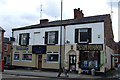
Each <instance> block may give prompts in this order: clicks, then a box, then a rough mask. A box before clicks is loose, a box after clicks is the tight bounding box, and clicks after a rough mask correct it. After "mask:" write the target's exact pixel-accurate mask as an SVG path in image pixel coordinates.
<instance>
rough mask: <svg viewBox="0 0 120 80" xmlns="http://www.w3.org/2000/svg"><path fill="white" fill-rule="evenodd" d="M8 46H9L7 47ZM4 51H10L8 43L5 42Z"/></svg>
mask: <svg viewBox="0 0 120 80" xmlns="http://www.w3.org/2000/svg"><path fill="white" fill-rule="evenodd" d="M6 46H7V48H5V47H6ZM4 51H8V44H6V43H5V44H4Z"/></svg>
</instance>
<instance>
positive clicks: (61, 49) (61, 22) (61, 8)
mask: <svg viewBox="0 0 120 80" xmlns="http://www.w3.org/2000/svg"><path fill="white" fill-rule="evenodd" d="M61 53H62V0H61V27H60V63H59V71H60V70H61Z"/></svg>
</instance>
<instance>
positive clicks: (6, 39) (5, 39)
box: [3, 37, 11, 44]
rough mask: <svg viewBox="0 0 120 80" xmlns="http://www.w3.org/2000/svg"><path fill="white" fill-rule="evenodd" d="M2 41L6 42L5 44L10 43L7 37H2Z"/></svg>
mask: <svg viewBox="0 0 120 80" xmlns="http://www.w3.org/2000/svg"><path fill="white" fill-rule="evenodd" d="M3 42H4V43H7V44H11V41H10V40H9V38H7V37H4V38H3Z"/></svg>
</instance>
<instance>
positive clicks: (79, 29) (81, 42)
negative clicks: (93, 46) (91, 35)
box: [78, 28, 88, 43]
mask: <svg viewBox="0 0 120 80" xmlns="http://www.w3.org/2000/svg"><path fill="white" fill-rule="evenodd" d="M85 29H86V30H87V31H80V30H82V28H81V29H79V33H78V42H79V43H88V41H86V42H84V41H80V32H88V29H87V28H85Z"/></svg>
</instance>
